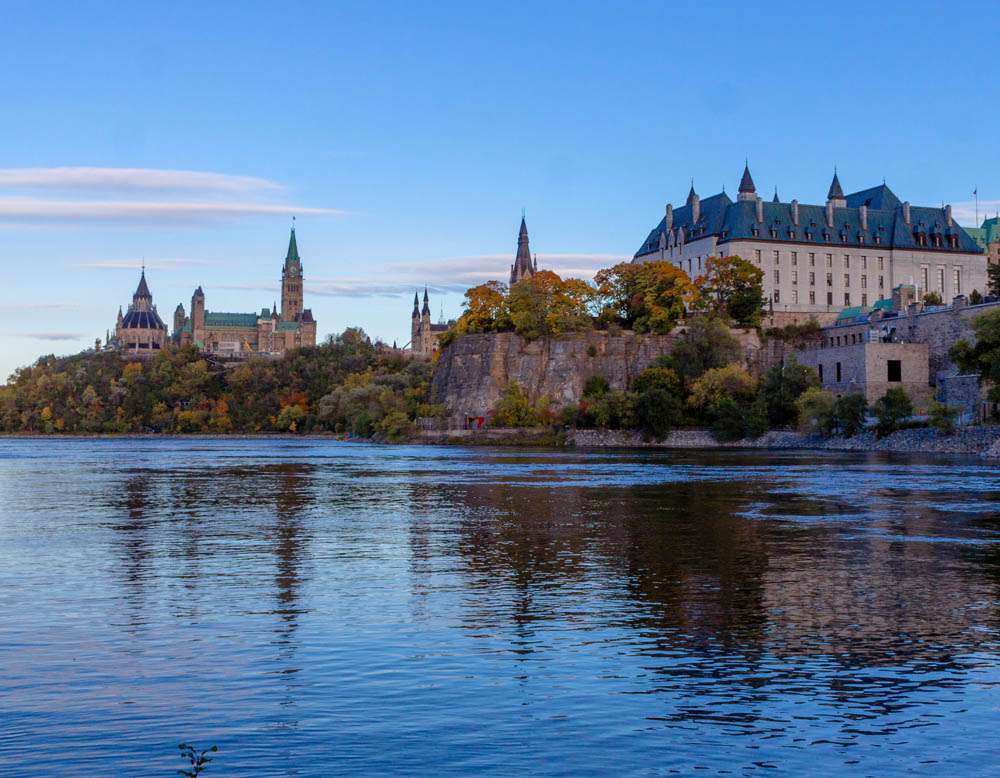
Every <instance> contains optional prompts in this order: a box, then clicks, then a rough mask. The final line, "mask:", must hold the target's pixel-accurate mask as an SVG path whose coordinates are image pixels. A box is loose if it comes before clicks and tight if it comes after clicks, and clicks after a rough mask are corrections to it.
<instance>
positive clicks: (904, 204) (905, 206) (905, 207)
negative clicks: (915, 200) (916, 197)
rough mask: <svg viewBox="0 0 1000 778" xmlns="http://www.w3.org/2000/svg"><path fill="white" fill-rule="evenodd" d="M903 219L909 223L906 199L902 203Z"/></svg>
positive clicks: (908, 205) (908, 204)
mask: <svg viewBox="0 0 1000 778" xmlns="http://www.w3.org/2000/svg"><path fill="white" fill-rule="evenodd" d="M903 221H904V222H906V223H907V224H909V223H910V201H909V200H907V201H906V202H905V203H903Z"/></svg>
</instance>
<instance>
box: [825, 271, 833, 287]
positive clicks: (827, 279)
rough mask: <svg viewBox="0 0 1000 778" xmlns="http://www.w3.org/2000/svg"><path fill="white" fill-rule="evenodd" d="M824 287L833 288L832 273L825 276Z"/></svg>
mask: <svg viewBox="0 0 1000 778" xmlns="http://www.w3.org/2000/svg"><path fill="white" fill-rule="evenodd" d="M826 285H827V286H833V273H827V274H826Z"/></svg>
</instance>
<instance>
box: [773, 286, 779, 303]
mask: <svg viewBox="0 0 1000 778" xmlns="http://www.w3.org/2000/svg"><path fill="white" fill-rule="evenodd" d="M772 299H773V300H774V301H775V302H776V303H777V302H781V297H780V293H779V292H778V290H777V289H775V290H774V294H773V295H772Z"/></svg>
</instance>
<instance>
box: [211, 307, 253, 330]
mask: <svg viewBox="0 0 1000 778" xmlns="http://www.w3.org/2000/svg"><path fill="white" fill-rule="evenodd" d="M205 327H228V328H236V329H250V330H255V329H257V314H256V313H209V312H208V311H206V312H205Z"/></svg>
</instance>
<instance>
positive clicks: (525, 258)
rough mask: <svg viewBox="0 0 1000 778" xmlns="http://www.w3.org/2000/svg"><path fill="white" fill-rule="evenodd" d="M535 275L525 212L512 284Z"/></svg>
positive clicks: (511, 277)
mask: <svg viewBox="0 0 1000 778" xmlns="http://www.w3.org/2000/svg"><path fill="white" fill-rule="evenodd" d="M534 274H535V268H534V266H533V265H532V264H531V249H530V248H529V246H528V225H527V224H526V223H525V221H524V211H523V209H522V212H521V229H520V230H519V231H518V233H517V255H516V256H515V257H514V266H513V267H512V268H511V269H510V283H511V285H513V284H516V283H517V282H518V281H523V280H524V279H526V278H531V277H532V276H533V275H534Z"/></svg>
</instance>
